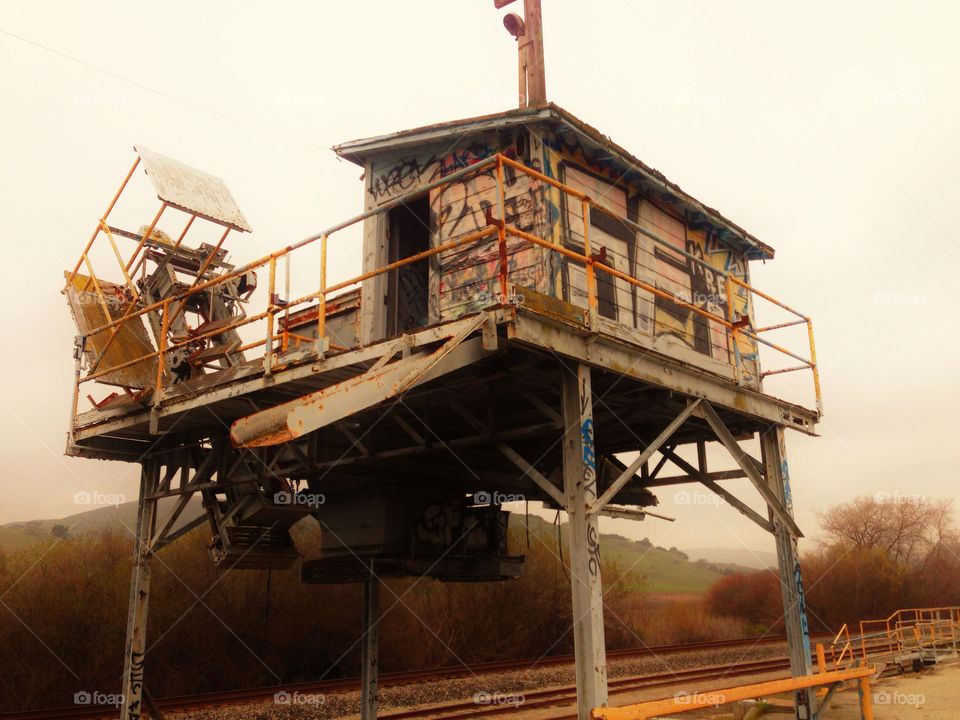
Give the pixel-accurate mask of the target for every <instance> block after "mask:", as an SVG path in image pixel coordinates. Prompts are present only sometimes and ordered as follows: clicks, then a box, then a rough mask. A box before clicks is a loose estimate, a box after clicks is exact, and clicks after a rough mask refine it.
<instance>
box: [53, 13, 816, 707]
mask: <svg viewBox="0 0 960 720" xmlns="http://www.w3.org/2000/svg"><path fill="white" fill-rule="evenodd" d="M532 5H535V3H532ZM518 20H519V18H518ZM525 20H526V21H527V22H526V28H528V29H527V30H524V29H523V28H522V27H521V28H520V33H521V89H522V90H521V91H522V92H524V90H523V88H527V89H528V90H527V91H528V92H529V89H534V90H536V88H537V87H538V83H539V82H540V80H535V81H534V82H532V83H531V82H530V81H529V78H528V77H527V75H525V74H524V72H525V71H524V68H525V67H526V66H525V65H524V53H525V52H530V50H529V48H526V46H524V40H523V39H524V38H525V37H527V36H526V33H528V32H530V30H529V28H531V27H533V20H535V18H533V19H532V18H531V17H530V13H529V12H528V16H527V17H526V18H525ZM521 24H522V23H521ZM508 27H509V25H508ZM528 40H529V38H528ZM527 44H529V43H527ZM541 80H542V79H541ZM539 99H542V98H534V100H539ZM521 100H522V103H521V104H522V107H521V108H519V109H517V110H511V111H508V112H504V113H499V114H496V115H490V116H486V117H479V118H472V119H469V120H462V121H456V122H450V123H445V124H440V125H432V126H429V127H424V128H419V129H416V130H410V131H406V132H400V133H395V134H391V135H385V136H382V137H377V138H372V139H367V140H359V141H354V142H349V143H345V144H343V145H340V146H338V147H336V148H334V150H335V151H336V152H337V153H338V154H339V155H340V156H341V157H343V158H345V159H347V160H350V161H351V162H354V163H356V164H357V165H359V166H361V167H362V168H363V186H364V187H363V203H364V204H363V207H364V211H363V213H362V214H360V215H358V216H356V217H354V218H351V219H350V220H347V221H345V222H343V223H339V224H337V225H334V226H331V227H329V228H328V229H326V230H324V231H323V232H320V233H317V234H316V235H314V236H311V237H309V238H306V239H304V240H301V241H300V242H297V243H294V244H292V245H290V246H288V247H286V248H283V249H282V250H279V251H277V252H275V253H272V254H270V255H268V256H266V257H263V258H260V259H257V260H254V261H253V262H249V263H247V264H244V265H242V266H235V265H231V264H230V263H228V262H227V257H226V251H225V249H224V248H225V243H226V239H227V237H228V235H229V233H230V232H232V231H233V232H238V231H246V230H249V227H248V225H247V223H246V220H245V219H244V217H243V215H242V213H241V212H240V210H239V209H238V208H237V206H236V204H235V203H234V201H233V198H232V197H231V195H230V193H229V190H227V188H226V186H225V185H224V184H223V182H222V181H220V180H219V179H217V178H214V177H212V176H209V175H206V174H205V173H201V172H199V171H196V170H194V169H192V168H190V167H188V166H185V165H182V164H180V163H177V162H175V161H172V160H170V159H168V158H165V157H163V156H161V155H159V154H157V153H153V152H151V151H148V150H146V149H145V148H137V153H138V157H137V161H136V162H135V163H134V166H133V168H132V169H131V170H130V173H128V175H127V177H126V178H125V180H124V183H123V186H122V187H121V190H120V192H118V193H117V196H115V197H114V199H113V202H111V203H110V206H109V207H108V210H107V212H106V213H105V214H104V216H103V217H102V218H101V219H100V221H99V222H98V223H97V226H96V231H95V233H94V235H93V238H92V239H91V240H90V241H89V243H88V244H87V245H86V247H85V250H84V252H83V254H82V256H81V258H80V260H79V262H78V263H77V264H76V266H75V267H74V268H73V269H72V270H71V271H69V272H68V273H67V283H66V287H65V293H66V295H67V297H68V300H69V303H70V307H71V309H72V311H73V314H74V317H75V319H76V321H77V325H78V331H79V334H78V338H77V342H76V355H75V357H76V368H77V372H76V393H75V396H74V406H73V411H72V414H71V422H70V431H69V442H68V453H69V454H72V455H76V456H82V457H91V458H109V459H116V460H125V461H128V462H136V463H139V464H140V465H141V466H142V473H141V486H140V495H139V503H140V513H139V523H138V537H137V544H136V555H135V567H134V573H133V578H132V583H131V589H130V611H129V622H128V629H127V641H126V651H125V659H126V666H125V676H124V677H125V680H124V697H125V706H124V709H123V717H124V718H136V717H139V716H140V713H141V709H142V707H143V698H144V693H143V688H144V683H145V682H148V681H147V680H145V675H144V668H145V660H146V659H145V649H146V647H147V643H146V618H147V610H148V606H149V598H150V558H151V556H152V555H153V554H154V553H155V552H156V551H157V550H158V549H159V548H160V547H162V546H164V545H166V544H168V543H169V542H171V541H173V540H174V539H176V537H179V536H181V535H182V534H183V533H185V532H187V531H189V530H190V529H192V528H193V527H196V526H198V525H200V524H208V525H209V527H210V530H211V535H212V538H213V540H212V545H211V556H212V559H213V561H214V562H216V563H217V564H218V565H219V566H221V567H222V568H224V569H231V568H232V569H233V570H232V571H238V570H241V569H243V568H286V567H290V566H291V564H292V563H293V561H294V560H295V558H296V557H297V549H296V548H295V547H294V545H293V543H292V541H291V538H290V534H289V528H290V526H291V525H292V524H293V523H294V522H296V521H297V520H299V519H300V518H302V517H304V516H305V515H308V514H309V515H312V516H313V517H315V518H316V519H317V520H318V521H319V523H320V525H321V528H322V531H323V532H322V538H323V539H322V544H323V546H322V550H321V553H320V557H319V559H317V560H313V561H310V562H307V563H303V564H302V579H303V580H304V581H306V582H363V583H364V584H365V588H366V592H365V601H364V610H363V616H364V621H365V624H364V631H365V634H364V643H363V650H364V653H363V654H364V684H363V696H364V716H365V717H374V716H375V713H376V645H377V632H376V627H377V622H376V607H377V605H376V603H377V587H378V582H379V579H380V578H382V577H387V576H398V575H411V574H412V575H417V576H421V575H427V576H430V577H437V578H443V579H447V580H452V581H495V580H505V581H509V579H510V578H513V577H516V576H518V575H519V574H520V573H522V571H523V557H522V555H521V554H519V553H517V552H516V551H514V550H513V549H512V548H510V547H509V545H508V542H507V533H506V519H507V515H508V513H507V512H505V511H504V510H503V509H502V508H501V507H500V502H499V499H500V498H502V497H504V496H510V495H514V496H515V495H523V496H524V497H526V498H527V499H529V500H538V501H541V502H543V503H544V504H545V505H546V506H549V507H551V508H558V509H562V510H563V511H565V512H566V513H567V515H568V518H569V521H570V532H569V559H570V572H571V587H572V602H573V617H574V620H575V627H574V630H575V632H574V638H575V649H576V664H577V683H578V708H579V713H580V716H581V717H583V718H586V717H589V714H590V711H591V709H593V708H596V707H600V706H603V705H605V704H606V703H607V682H606V680H607V676H606V662H605V651H604V638H603V603H602V594H601V593H602V583H601V577H600V555H599V553H600V549H599V544H598V527H597V522H598V516H599V515H601V514H605V513H607V514H612V515H615V516H619V517H624V516H626V517H635V518H638V519H639V518H642V517H643V508H644V507H648V506H651V505H654V504H655V503H656V498H655V496H654V491H655V489H656V488H657V487H659V486H662V485H675V484H679V483H683V482H689V483H699V484H702V485H704V486H705V487H706V488H707V489H708V490H709V491H711V492H714V493H717V494H719V495H721V496H722V497H723V498H725V500H726V501H727V502H728V503H729V504H730V505H732V506H733V507H735V508H737V509H738V510H740V511H741V512H742V513H743V514H744V515H746V516H747V517H749V518H750V519H751V520H752V521H753V522H755V523H757V524H758V525H759V526H761V527H763V528H764V529H766V530H768V531H769V532H770V533H771V534H772V535H773V536H774V538H775V542H776V548H777V555H778V559H779V565H780V573H781V582H782V589H783V600H784V608H785V611H786V628H787V633H788V638H789V643H790V653H791V667H792V671H793V673H794V674H797V675H799V674H806V673H807V672H808V670H809V663H810V646H809V640H808V633H807V624H806V612H805V607H804V602H803V585H802V580H801V577H800V572H799V564H798V562H797V552H796V539H797V538H798V537H799V535H800V531H799V529H798V528H797V526H796V524H795V523H794V520H793V513H792V505H791V493H790V481H789V474H788V465H787V457H786V448H785V442H786V435H787V433H786V431H787V430H788V429H793V430H796V431H798V432H802V433H808V434H812V433H813V431H814V427H815V425H816V423H817V421H818V420H819V417H820V398H819V382H818V376H817V366H816V358H815V354H814V349H813V334H812V329H811V324H810V319H809V318H807V317H806V316H804V315H802V314H800V313H797V312H795V311H793V310H792V309H790V308H789V307H787V306H786V305H783V304H782V303H779V302H778V301H776V300H774V299H773V298H772V297H771V296H769V295H766V294H763V293H761V292H759V291H758V290H756V289H754V288H753V286H752V285H751V281H750V263H751V261H754V260H765V259H771V258H772V257H773V250H772V249H771V248H770V247H769V246H767V245H765V244H764V243H762V242H761V241H759V240H758V239H756V238H755V237H753V236H752V235H750V234H749V233H747V232H746V231H744V230H743V229H741V228H740V227H738V226H737V225H735V224H734V223H732V222H731V221H729V220H727V219H726V218H725V217H723V216H722V215H721V214H720V213H718V212H716V211H715V210H712V209H711V208H709V207H707V206H705V205H704V204H702V203H700V202H699V201H697V200H696V199H694V198H693V197H691V196H689V195H688V194H687V193H685V192H683V191H682V190H681V189H680V188H679V187H678V186H677V185H675V184H673V183H671V182H670V181H668V180H667V179H666V178H665V177H664V176H663V175H661V174H660V173H659V172H657V171H655V170H653V169H651V168H649V167H647V166H646V165H645V164H644V163H642V162H641V161H640V160H638V159H637V158H635V157H633V156H632V155H631V154H629V153H628V152H627V151H625V150H624V149H622V148H620V147H619V146H617V145H616V144H614V143H613V142H611V141H610V140H609V139H608V138H606V137H604V136H602V135H601V134H600V133H599V132H597V131H596V130H594V129H593V128H591V127H590V126H588V125H586V124H585V123H583V122H582V121H580V120H578V119H577V118H575V117H574V116H572V115H571V114H570V113H568V112H566V111H565V110H563V109H562V108H560V107H558V106H556V105H553V104H548V103H545V102H530V97H529V95H527V96H525V97H523V98H521ZM138 167H140V168H141V169H143V170H146V173H147V176H148V177H149V180H150V181H151V183H152V184H153V188H154V190H155V192H156V195H157V196H158V198H159V200H160V208H159V211H158V212H157V213H156V215H154V216H153V219H152V221H150V222H148V223H147V224H146V225H145V226H143V227H141V228H139V230H135V229H133V228H121V227H115V226H112V225H111V224H110V214H111V212H112V211H113V208H114V205H115V204H116V203H117V201H118V198H119V197H120V195H121V193H122V192H123V191H124V189H125V188H126V186H127V185H128V183H129V182H131V181H132V180H133V179H134V178H135V177H137V178H139V177H140V175H139V173H137V169H138ZM175 214H176V215H179V216H181V217H182V221H178V224H177V225H174V224H173V223H174V220H175V218H174V215H175ZM200 224H207V225H209V226H211V227H216V228H217V232H219V233H222V234H220V235H219V240H218V241H217V242H216V243H214V242H206V243H202V244H199V245H193V244H191V240H190V238H191V235H190V231H191V229H192V228H194V229H195V226H198V225H200ZM211 224H212V225H211ZM357 224H360V225H362V263H363V272H362V274H360V275H359V276H356V277H352V278H347V277H344V278H342V279H341V278H338V277H337V276H336V273H335V272H334V271H333V269H331V268H328V267H327V250H328V246H331V244H332V243H336V242H337V241H338V240H339V239H340V237H341V236H340V235H339V234H338V233H340V231H342V230H344V229H345V228H347V227H350V226H352V225H357ZM161 228H166V229H167V230H168V231H169V232H170V234H169V235H168V234H167V233H165V232H163V231H162V230H161ZM174 228H180V229H182V231H175V229H174ZM97 243H99V244H98V245H97V247H100V248H101V249H105V250H106V251H107V255H106V256H105V257H108V258H110V261H111V262H113V263H116V269H115V270H114V271H112V273H111V274H109V279H108V277H107V273H105V272H104V271H103V270H102V269H100V268H94V262H93V257H94V250H95V248H94V246H95V244H97ZM129 248H132V252H129V253H127V252H126V251H127V249H129ZM309 253H312V255H310V254H309ZM301 258H310V259H309V260H301ZM98 271H99V272H100V274H98ZM304 282H306V283H307V284H308V285H309V289H308V290H306V291H305V292H294V291H293V289H292V288H294V287H299V288H302V287H304V285H303V283H304ZM760 304H763V305H765V306H767V307H768V308H769V311H768V312H770V313H771V316H772V315H773V313H774V311H776V312H781V313H783V314H784V315H785V316H789V319H787V320H785V321H783V322H774V323H773V324H769V325H767V326H766V327H761V326H760V325H759V323H758V321H757V318H756V314H755V313H756V312H757V310H758V307H757V306H758V305H760ZM793 326H796V327H795V328H794V329H797V328H799V329H801V330H802V331H803V335H802V340H803V342H802V347H801V346H797V347H783V346H782V345H781V344H780V343H779V342H777V340H776V338H777V335H776V333H778V332H781V331H785V330H786V329H787V328H790V327H793ZM781 357H782V358H787V360H788V363H787V364H786V365H785V364H784V363H782V362H779V360H778V358H781ZM761 359H763V364H761ZM791 371H797V372H798V373H799V372H808V373H809V377H810V383H809V388H808V389H809V394H808V397H807V398H806V399H805V400H800V401H798V400H796V399H794V400H793V401H791V400H789V399H784V398H781V397H777V396H775V395H774V394H772V393H768V392H765V391H764V379H765V377H767V376H769V375H770V374H773V373H782V372H791ZM88 383H96V384H97V385H98V386H111V389H114V390H113V392H110V394H107V395H105V394H104V392H105V391H101V392H100V394H99V396H98V397H96V398H95V397H93V396H92V395H90V396H89V402H90V403H91V405H90V406H89V407H87V406H86V403H84V405H83V406H81V402H80V398H81V397H86V396H87V394H88V392H89V393H93V392H95V391H93V390H90V391H88V390H86V388H88V387H90V385H88ZM750 438H759V440H760V446H761V448H762V454H761V456H760V457H759V458H756V457H752V456H750V455H749V454H748V453H747V452H746V450H745V449H744V446H743V445H741V442H742V441H744V440H747V439H750ZM711 442H715V443H719V445H721V446H723V447H724V448H726V450H727V451H729V453H730V455H731V456H732V457H733V460H735V462H736V467H737V469H736V470H734V471H730V470H726V471H721V472H712V471H711V470H710V469H709V468H708V467H707V463H706V457H707V453H706V447H707V443H711ZM683 446H690V447H692V448H695V449H696V457H697V458H698V461H696V462H693V461H690V460H686V459H684V457H683V456H682V450H681V448H683ZM625 453H626V454H627V455H623V458H625V459H620V458H619V457H618V456H620V455H621V454H625ZM634 455H636V456H635V459H634ZM686 457H691V455H690V454H689V453H688V454H686ZM668 463H670V464H672V465H674V466H676V467H678V468H679V472H680V474H679V475H676V474H674V475H672V476H669V477H667V476H666V473H661V470H662V469H663V468H664V467H665V465H666V464H668ZM732 477H745V478H749V479H750V481H752V484H753V486H754V487H755V488H756V490H757V492H759V494H760V495H761V496H762V498H763V500H764V501H765V503H766V506H767V508H768V512H767V513H765V514H761V513H757V512H755V511H754V510H752V509H751V508H750V507H749V506H748V505H747V504H745V503H744V502H742V501H741V500H740V499H739V498H737V497H735V496H734V495H733V494H732V493H731V492H730V491H729V490H728V489H727V488H725V487H724V486H723V481H724V480H726V479H729V478H732ZM195 494H199V495H200V496H201V497H202V499H203V507H204V509H205V511H206V513H205V515H203V516H201V517H200V518H197V519H196V520H193V521H191V522H189V523H186V524H181V525H179V526H178V519H179V517H180V513H182V511H183V510H184V508H186V507H187V503H188V501H189V499H190V498H191V496H193V495H195ZM166 498H174V500H173V501H167V502H174V503H175V507H174V511H173V513H172V515H171V516H170V518H169V519H168V520H166V521H165V522H164V523H162V524H161V523H158V521H157V517H158V516H157V505H158V503H159V502H160V501H161V500H163V499H166ZM174 528H177V529H176V530H174ZM148 662H149V661H146V664H147V666H148ZM796 704H797V717H798V718H806V717H810V712H811V710H810V699H809V698H808V697H807V696H806V695H805V694H804V693H803V692H800V693H799V694H798V695H797V703H796Z"/></svg>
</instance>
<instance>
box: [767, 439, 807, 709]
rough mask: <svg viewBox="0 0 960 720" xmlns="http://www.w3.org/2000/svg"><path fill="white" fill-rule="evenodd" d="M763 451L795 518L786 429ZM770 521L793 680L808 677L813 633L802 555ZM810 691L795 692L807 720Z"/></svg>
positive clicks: (772, 482)
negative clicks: (778, 570) (810, 627)
mask: <svg viewBox="0 0 960 720" xmlns="http://www.w3.org/2000/svg"><path fill="white" fill-rule="evenodd" d="M760 447H761V449H762V452H763V466H764V474H765V475H766V480H767V483H768V484H769V487H770V489H771V490H772V491H773V493H774V495H776V497H777V500H779V501H780V503H781V505H782V506H783V507H785V508H786V511H787V513H789V515H790V517H791V518H792V517H793V500H792V498H791V496H790V472H789V468H788V466H787V448H786V439H785V438H784V432H783V426H781V425H774V426H771V427H770V428H769V429H768V430H767V431H766V432H765V433H763V435H762V436H761V438H760ZM770 521H771V522H772V523H773V526H774V537H775V538H776V541H777V564H778V566H779V568H780V590H781V594H782V596H783V621H784V625H785V626H786V632H787V644H788V646H789V655H790V673H791V674H792V675H793V676H794V677H798V676H800V675H809V674H810V673H811V672H812V667H811V664H810V630H809V627H808V625H807V605H806V600H805V599H804V594H803V576H802V575H801V573H800V556H799V553H798V552H797V538H796V537H795V536H794V535H793V534H792V533H791V532H790V528H789V527H787V525H786V524H785V523H784V522H782V521H781V520H780V519H779V518H778V517H777V516H776V515H775V514H774V513H773V512H771V513H770ZM811 694H812V693H811V691H810V690H809V689H801V690H797V691H796V692H795V693H794V700H795V707H796V717H797V718H798V720H807V718H812V717H813V711H812V705H813V703H812V698H811Z"/></svg>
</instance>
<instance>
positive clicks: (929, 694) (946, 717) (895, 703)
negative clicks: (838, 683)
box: [824, 662, 960, 720]
mask: <svg viewBox="0 0 960 720" xmlns="http://www.w3.org/2000/svg"><path fill="white" fill-rule="evenodd" d="M870 689H871V694H872V695H873V717H874V720H901V719H902V720H954V718H958V717H960V664H958V663H957V662H953V663H951V664H946V663H941V664H939V665H937V666H936V667H933V668H928V669H927V670H924V671H923V672H922V673H919V674H915V673H906V674H904V675H898V676H896V677H892V678H889V679H883V680H880V681H879V682H873V683H871V688H870ZM830 708H831V709H830V710H829V712H826V713H824V715H825V718H827V719H828V720H860V703H859V700H858V699H857V693H856V692H852V691H847V692H842V693H838V694H837V695H835V696H834V699H833V700H832V701H831V703H830Z"/></svg>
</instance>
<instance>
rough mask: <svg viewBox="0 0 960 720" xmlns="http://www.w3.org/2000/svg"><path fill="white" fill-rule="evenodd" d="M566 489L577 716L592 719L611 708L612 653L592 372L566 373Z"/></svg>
mask: <svg viewBox="0 0 960 720" xmlns="http://www.w3.org/2000/svg"><path fill="white" fill-rule="evenodd" d="M562 375H563V379H562V383H561V398H562V409H563V486H564V493H565V495H566V498H567V508H566V510H567V514H568V515H569V516H570V525H569V527H570V537H569V543H570V584H571V586H572V587H571V589H572V593H573V646H574V656H575V659H576V673H577V716H578V717H579V718H581V720H586V719H587V718H589V717H590V711H591V710H593V709H594V708H598V707H604V706H606V704H607V653H606V648H605V646H604V637H603V584H602V581H601V578H600V531H599V528H598V526H597V515H596V513H588V512H587V507H588V506H589V505H590V503H592V502H594V501H595V500H596V498H597V466H596V449H595V446H594V432H593V392H592V389H591V383H590V368H589V367H588V366H587V365H582V364H578V365H577V366H576V367H575V368H564V369H563V371H562Z"/></svg>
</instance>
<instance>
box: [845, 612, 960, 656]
mask: <svg viewBox="0 0 960 720" xmlns="http://www.w3.org/2000/svg"><path fill="white" fill-rule="evenodd" d="M958 641H960V607H956V606H950V607H935V608H910V609H905V610H897V611H896V612H895V613H893V614H892V615H890V616H889V617H885V618H879V619H876V620H861V621H860V623H859V635H851V634H850V626H849V625H848V624H846V623H844V625H843V626H842V627H841V628H840V630H839V631H838V632H837V634H836V636H835V637H834V638H833V642H832V643H831V648H830V649H831V654H832V660H833V666H834V668H836V669H839V668H841V667H843V666H844V665H845V664H849V663H851V662H853V661H855V660H856V659H857V656H859V657H860V658H862V659H863V660H867V659H868V657H869V655H870V654H871V653H877V652H879V653H886V652H897V653H902V652H903V651H904V650H905V649H907V650H914V649H916V650H922V649H924V648H937V647H942V646H944V645H947V644H949V645H951V646H952V647H953V648H956V646H957V643H958Z"/></svg>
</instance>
